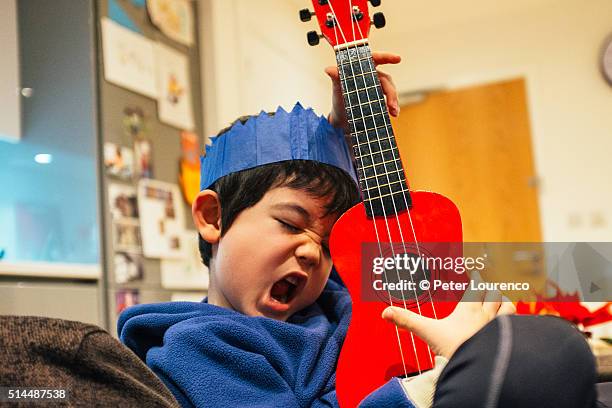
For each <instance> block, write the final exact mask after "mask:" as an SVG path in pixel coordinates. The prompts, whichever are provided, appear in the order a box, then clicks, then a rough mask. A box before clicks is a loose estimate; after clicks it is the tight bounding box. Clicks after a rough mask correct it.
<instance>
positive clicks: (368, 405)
mask: <svg viewBox="0 0 612 408" xmlns="http://www.w3.org/2000/svg"><path fill="white" fill-rule="evenodd" d="M359 407H360V408H374V407H397V408H416V406H415V405H414V404H413V403H412V401H411V400H410V399H409V398H408V395H407V394H406V392H405V391H404V388H403V387H402V385H401V384H400V379H399V378H392V379H391V380H389V381H388V382H387V383H386V384H385V385H383V386H382V387H380V388H378V389H376V390H375V391H374V392H372V393H371V394H370V395H368V396H367V397H366V399H364V400H363V401H362V402H361V404H359Z"/></svg>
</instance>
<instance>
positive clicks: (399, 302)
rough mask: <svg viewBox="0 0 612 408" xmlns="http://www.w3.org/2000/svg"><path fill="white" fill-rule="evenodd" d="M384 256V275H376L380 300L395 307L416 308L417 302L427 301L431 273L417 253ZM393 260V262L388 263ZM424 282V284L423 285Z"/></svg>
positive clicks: (407, 252) (402, 252)
mask: <svg viewBox="0 0 612 408" xmlns="http://www.w3.org/2000/svg"><path fill="white" fill-rule="evenodd" d="M394 252H395V253H393V254H388V253H387V254H385V257H386V259H387V264H386V265H384V266H385V268H384V273H382V274H380V275H378V276H377V277H376V279H378V280H380V282H378V283H377V284H376V285H375V286H376V287H377V289H378V290H377V291H376V293H377V295H378V296H379V298H380V300H382V301H384V302H385V303H387V304H388V303H389V297H391V302H392V303H393V304H395V305H396V306H404V303H405V304H406V306H408V307H414V306H416V302H417V301H426V300H429V290H430V287H429V286H428V284H429V283H430V282H431V278H432V271H431V270H430V269H428V268H427V267H426V266H427V265H426V263H425V262H424V259H425V258H423V257H419V255H418V253H413V252H410V250H409V251H406V252H404V251H401V252H400V251H397V247H396V248H395V251H394ZM389 259H393V262H391V261H389ZM423 282H426V283H423Z"/></svg>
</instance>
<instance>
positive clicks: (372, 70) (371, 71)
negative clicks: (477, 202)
mask: <svg viewBox="0 0 612 408" xmlns="http://www.w3.org/2000/svg"><path fill="white" fill-rule="evenodd" d="M350 9H351V11H352V9H353V7H352V0H351V1H350ZM355 25H357V29H358V30H359V35H360V36H361V38H364V35H363V32H362V31H361V27H360V26H359V24H352V26H353V38H355V34H354V26H355ZM357 47H358V46H357V45H356V46H355V49H357ZM366 51H367V49H366ZM356 53H357V61H358V63H359V68H360V69H361V71H362V73H363V75H364V78H363V79H364V85H366V78H365V74H366V72H364V70H363V65H362V64H361V61H362V59H361V58H359V52H358V51H356ZM366 60H367V61H368V70H367V73H369V74H370V75H371V76H372V82H373V83H374V90H375V91H376V100H377V101H378V107H379V108H380V112H381V116H382V117H383V120H384V126H385V131H386V139H388V140H389V146H390V149H389V150H391V155H392V157H393V160H392V161H393V162H394V163H397V161H398V158H397V157H395V149H396V148H397V145H396V146H392V143H391V142H392V141H393V139H392V136H393V135H392V134H391V133H390V132H389V127H390V124H387V116H386V115H385V114H384V111H385V106H384V105H383V103H382V101H383V98H382V96H381V95H380V93H379V92H378V87H379V86H380V87H381V90H382V84H381V83H380V81H378V84H376V78H377V76H376V67H375V66H373V65H372V62H373V57H372V55H371V54H368V58H367V59H366ZM366 86H367V85H366ZM366 98H367V100H368V104H369V105H370V110H372V109H371V107H372V100H371V99H370V95H369V94H368V92H367V91H366ZM372 115H374V114H372ZM378 129H379V128H378V127H377V126H375V132H376V138H377V141H378V147H379V152H382V150H383V148H382V143H381V138H380V137H379V136H380V135H379V134H378ZM368 147H369V146H368ZM381 157H382V153H381ZM400 163H401V161H400ZM383 165H384V167H385V175H386V177H387V184H388V185H391V179H390V178H389V172H388V171H387V165H386V163H383ZM396 167H397V165H396ZM402 170H403V165H402ZM398 177H399V178H401V177H400V176H398ZM404 177H405V175H404ZM376 181H377V182H378V180H376ZM399 181H400V183H401V180H399ZM404 181H405V180H404ZM401 184H403V183H401ZM389 190H391V188H389ZM401 193H402V197H403V198H404V205H405V206H406V212H407V213H408V216H409V217H410V211H409V210H410V209H409V206H408V200H407V198H406V194H405V191H404V189H403V188H402V191H401ZM392 202H393V208H394V210H395V212H396V214H397V213H398V211H397V207H396V205H395V200H392ZM396 222H397V227H398V229H399V233H400V238H401V242H402V247H403V250H404V253H406V252H407V250H406V242H405V240H404V234H403V231H402V227H401V223H400V220H399V216H398V215H397V216H396ZM411 229H412V233H413V236H414V242H415V245H416V247H417V252H418V255H419V258H420V257H421V253H420V250H419V243H418V241H417V238H416V233H415V231H414V226H413V225H412V222H411ZM423 276H424V277H425V278H426V275H425V272H424V271H423ZM397 278H398V280H399V279H400V276H399V271H398V276H397ZM410 281H411V282H412V283H413V284H414V279H413V278H412V274H410ZM413 292H414V298H415V301H416V304H417V310H418V313H419V315H422V312H421V305H420V303H419V302H418V296H417V291H416V287H415V286H413ZM404 309H407V306H406V300H405V299H404ZM432 363H433V361H432Z"/></svg>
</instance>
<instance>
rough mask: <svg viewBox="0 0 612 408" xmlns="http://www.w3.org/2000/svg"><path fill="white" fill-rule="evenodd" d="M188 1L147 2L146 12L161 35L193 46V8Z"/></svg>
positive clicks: (156, 0) (150, 0)
mask: <svg viewBox="0 0 612 408" xmlns="http://www.w3.org/2000/svg"><path fill="white" fill-rule="evenodd" d="M192 7H193V6H192V3H191V2H190V1H188V0H147V11H148V12H149V17H150V18H151V21H152V22H153V24H154V25H155V26H156V27H157V28H159V29H160V30H161V32H162V33H164V34H165V35H167V36H168V37H169V38H171V39H173V40H174V41H177V42H179V43H181V44H184V45H193V8H192Z"/></svg>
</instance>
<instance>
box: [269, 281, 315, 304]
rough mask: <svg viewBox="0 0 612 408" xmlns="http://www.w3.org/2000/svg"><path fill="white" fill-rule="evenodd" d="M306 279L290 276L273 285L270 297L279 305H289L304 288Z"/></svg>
mask: <svg viewBox="0 0 612 408" xmlns="http://www.w3.org/2000/svg"><path fill="white" fill-rule="evenodd" d="M305 282H306V277H305V276H302V275H298V274H290V275H288V276H285V277H284V278H283V279H281V280H279V281H278V282H276V283H275V284H274V285H272V289H271V290H270V297H271V298H272V299H274V300H276V301H277V302H278V303H283V304H287V303H290V302H291V301H292V300H293V299H295V297H296V295H297V294H298V292H299V290H300V289H301V288H302V287H303V286H304V283H305Z"/></svg>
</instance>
